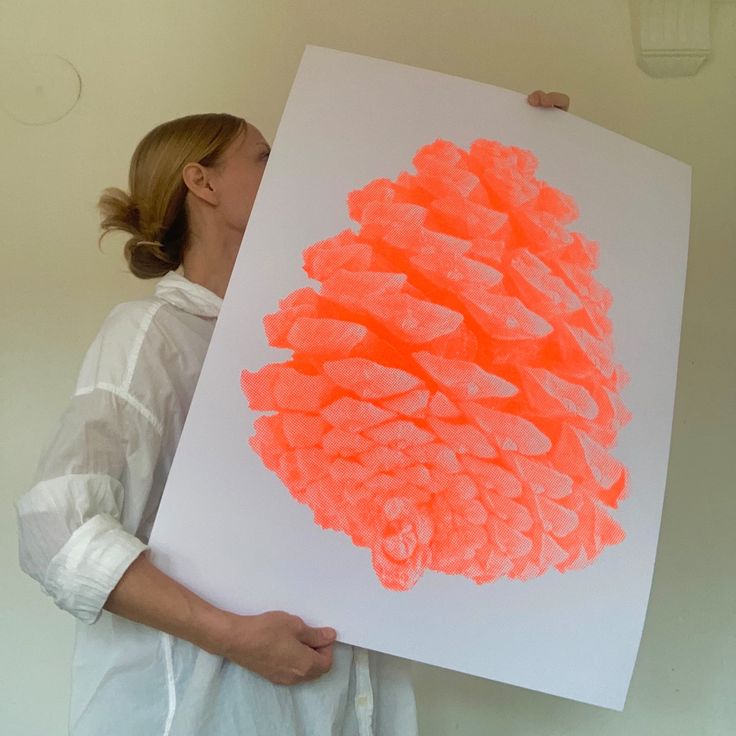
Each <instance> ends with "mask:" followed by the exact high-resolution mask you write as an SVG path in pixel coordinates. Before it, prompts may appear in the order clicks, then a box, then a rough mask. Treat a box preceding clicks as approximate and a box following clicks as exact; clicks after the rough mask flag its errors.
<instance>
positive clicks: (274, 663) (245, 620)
mask: <svg viewBox="0 0 736 736" xmlns="http://www.w3.org/2000/svg"><path fill="white" fill-rule="evenodd" d="M334 641H335V630H334V629H331V628H312V627H311V626H307V625H306V624H305V623H304V621H302V620H301V619H300V618H299V617H298V616H292V615H291V614H288V613H284V611H270V612H269V613H262V614H260V615H258V616H235V615H233V617H232V618H231V620H230V622H229V625H228V631H227V633H226V634H225V637H224V641H223V643H222V644H221V647H218V648H221V651H219V652H216V653H217V654H221V655H222V656H224V657H226V658H227V659H230V660H232V661H233V662H235V663H236V664H239V665H240V666H241V667H245V668H246V669H249V670H251V671H252V672H257V673H258V674H259V675H261V676H262V677H265V678H266V679H267V680H270V681H271V682H273V683H275V684H276V685H296V684H297V683H300V682H306V681H307V680H313V679H315V678H317V677H319V676H320V675H323V674H324V673H325V672H327V671H328V670H329V669H330V667H331V666H332V645H333V643H334Z"/></svg>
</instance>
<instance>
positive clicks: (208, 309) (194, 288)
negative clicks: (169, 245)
mask: <svg viewBox="0 0 736 736" xmlns="http://www.w3.org/2000/svg"><path fill="white" fill-rule="evenodd" d="M155 293H156V296H157V297H158V298H159V299H163V300H164V301H165V302H168V303H169V304H172V305H173V306H175V307H178V308H179V309H183V310H184V311H185V312H189V314H195V315H197V316H198V317H217V315H218V314H219V313H220V308H221V307H222V299H220V297H219V296H217V294H214V293H213V292H211V291H210V290H209V289H206V288H205V287H204V286H200V285H199V284H195V283H194V282H193V281H190V280H189V279H187V278H185V277H184V276H182V274H180V273H177V272H176V271H170V272H169V273H167V274H166V275H165V276H164V277H163V278H162V279H161V280H160V281H159V282H158V284H157V285H156V292H155Z"/></svg>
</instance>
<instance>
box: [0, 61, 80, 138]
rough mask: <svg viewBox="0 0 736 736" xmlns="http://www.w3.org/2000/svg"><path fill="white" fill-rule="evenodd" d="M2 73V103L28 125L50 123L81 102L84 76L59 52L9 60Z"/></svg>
mask: <svg viewBox="0 0 736 736" xmlns="http://www.w3.org/2000/svg"><path fill="white" fill-rule="evenodd" d="M3 72H4V73H3V74H2V76H1V77H0V107H2V109H3V110H4V111H5V112H6V113H7V114H8V115H10V117H12V118H13V119H15V120H17V121H18V122H20V123H23V124H25V125H48V124H50V123H55V122H57V121H58V120H61V119H62V118H63V117H65V116H66V115H67V114H68V113H69V112H70V111H71V110H72V109H73V108H74V106H75V105H76V104H77V101H78V100H79V96H80V95H81V92H82V78H81V77H80V76H79V72H78V71H77V70H76V68H75V67H74V65H73V64H72V63H71V62H70V61H68V60H67V59H64V58H63V57H61V56H57V55H56V54H27V55H24V56H19V57H17V58H15V59H13V60H12V61H9V62H8V63H7V66H6V67H5V69H4V70H3Z"/></svg>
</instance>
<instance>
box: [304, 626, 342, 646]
mask: <svg viewBox="0 0 736 736" xmlns="http://www.w3.org/2000/svg"><path fill="white" fill-rule="evenodd" d="M336 636H337V632H336V631H335V629H332V628H330V627H329V626H325V627H323V628H319V629H315V628H312V627H311V626H308V627H307V628H305V629H304V631H303V632H302V634H301V636H300V637H299V640H300V641H301V642H302V644H306V645H307V646H309V647H312V648H313V649H314V648H316V647H324V646H327V645H328V644H332V642H333V641H335V637H336Z"/></svg>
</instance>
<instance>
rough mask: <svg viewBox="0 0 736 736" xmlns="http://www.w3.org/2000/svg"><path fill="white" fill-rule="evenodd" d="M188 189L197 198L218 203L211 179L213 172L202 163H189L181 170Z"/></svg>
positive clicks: (210, 202)
mask: <svg viewBox="0 0 736 736" xmlns="http://www.w3.org/2000/svg"><path fill="white" fill-rule="evenodd" d="M181 178H182V180H183V181H184V184H185V185H186V187H187V189H188V190H189V191H190V192H191V193H192V194H193V195H194V196H195V197H197V198H199V199H203V200H204V201H205V202H208V203H209V204H217V194H216V192H215V189H214V187H213V186H212V181H211V172H210V170H209V169H207V168H206V167H205V166H202V164H196V163H190V164H187V165H186V166H185V167H184V168H183V169H182V172H181Z"/></svg>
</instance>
